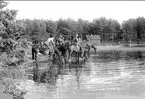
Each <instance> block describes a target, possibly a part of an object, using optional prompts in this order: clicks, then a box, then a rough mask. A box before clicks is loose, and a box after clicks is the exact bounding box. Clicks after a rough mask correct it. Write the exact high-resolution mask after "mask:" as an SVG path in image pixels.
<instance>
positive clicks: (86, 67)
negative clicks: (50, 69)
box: [25, 51, 145, 99]
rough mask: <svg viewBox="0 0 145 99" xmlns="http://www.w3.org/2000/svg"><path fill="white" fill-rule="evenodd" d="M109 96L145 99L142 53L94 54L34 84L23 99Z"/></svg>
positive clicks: (79, 98)
mask: <svg viewBox="0 0 145 99" xmlns="http://www.w3.org/2000/svg"><path fill="white" fill-rule="evenodd" d="M55 70H57V68H55V69H54V71H55ZM109 95H129V96H139V97H145V52H118V51H110V52H107V51H106V52H103V51H102V52H98V53H97V54H96V55H91V57H90V58H89V59H88V61H87V62H86V63H85V64H83V65H82V66H80V65H79V66H74V65H73V66H70V67H69V68H65V69H63V70H61V71H59V72H57V73H55V74H54V75H52V77H51V78H50V82H49V84H42V83H41V84H34V85H33V86H32V88H30V90H29V92H28V94H27V95H26V96H25V97H26V99H104V98H105V97H106V96H109Z"/></svg>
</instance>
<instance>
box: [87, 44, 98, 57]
mask: <svg viewBox="0 0 145 99" xmlns="http://www.w3.org/2000/svg"><path fill="white" fill-rule="evenodd" d="M86 45H87V47H88V53H89V54H90V50H91V48H93V50H94V54H96V52H97V48H96V47H95V46H94V45H92V44H90V43H86Z"/></svg>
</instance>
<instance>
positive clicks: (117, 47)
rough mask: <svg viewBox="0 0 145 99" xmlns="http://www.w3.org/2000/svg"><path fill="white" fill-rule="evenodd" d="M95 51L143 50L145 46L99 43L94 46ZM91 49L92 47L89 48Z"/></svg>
mask: <svg viewBox="0 0 145 99" xmlns="http://www.w3.org/2000/svg"><path fill="white" fill-rule="evenodd" d="M95 47H96V48H97V51H145V47H135V46H124V45H114V46H113V45H106V46H103V45H99V46H95ZM91 50H92V49H91Z"/></svg>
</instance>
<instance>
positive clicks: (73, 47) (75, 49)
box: [68, 43, 82, 62]
mask: <svg viewBox="0 0 145 99" xmlns="http://www.w3.org/2000/svg"><path fill="white" fill-rule="evenodd" d="M68 53H69V55H68V59H70V58H71V57H72V54H73V53H75V57H77V61H78V62H79V57H81V56H82V47H81V46H79V45H78V44H76V43H71V44H70V45H69V46H68Z"/></svg>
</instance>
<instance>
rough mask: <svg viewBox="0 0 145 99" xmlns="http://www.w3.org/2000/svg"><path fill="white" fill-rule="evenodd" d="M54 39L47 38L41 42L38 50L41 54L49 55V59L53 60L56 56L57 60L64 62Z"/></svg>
mask: <svg viewBox="0 0 145 99" xmlns="http://www.w3.org/2000/svg"><path fill="white" fill-rule="evenodd" d="M54 39H55V38H54V37H52V38H48V39H47V41H44V42H43V43H41V46H40V47H39V52H40V53H41V54H43V55H49V58H50V59H51V60H55V58H56V57H58V58H59V60H60V61H61V62H62V63H63V64H64V63H65V62H64V58H63V57H62V53H61V52H60V51H59V50H58V48H57V46H56V43H55V40H54Z"/></svg>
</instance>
